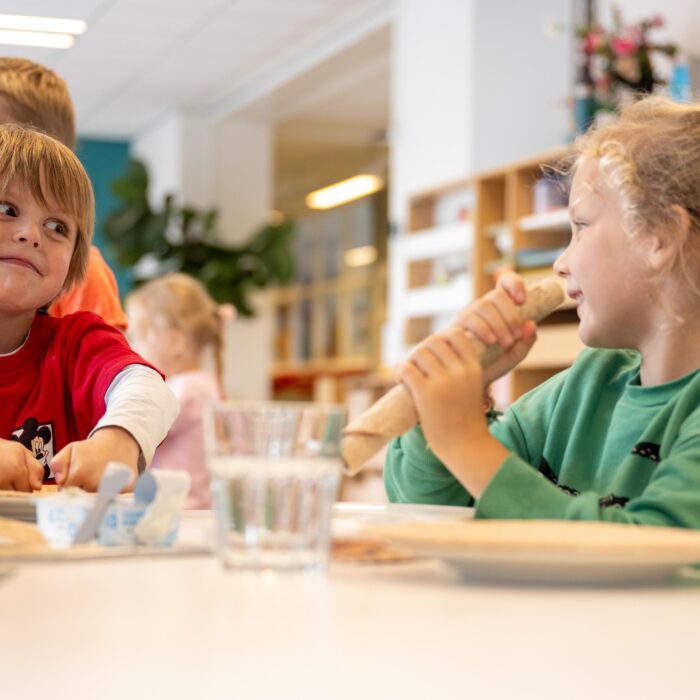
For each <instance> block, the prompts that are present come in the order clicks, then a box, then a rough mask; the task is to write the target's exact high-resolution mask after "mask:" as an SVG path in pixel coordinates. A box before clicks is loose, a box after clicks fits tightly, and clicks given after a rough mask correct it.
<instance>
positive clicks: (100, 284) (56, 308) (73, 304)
mask: <svg viewBox="0 0 700 700" xmlns="http://www.w3.org/2000/svg"><path fill="white" fill-rule="evenodd" d="M75 311H92V312H93V313H95V314H97V315H98V316H102V318H103V319H104V320H105V321H106V322H107V323H109V324H110V325H111V326H114V327H115V328H118V329H119V330H121V331H125V330H126V327H127V325H128V324H127V320H126V314H125V313H124V309H122V305H121V302H120V301H119V290H118V288H117V280H116V278H115V277H114V273H113V272H112V270H110V269H109V266H108V265H107V263H106V262H105V261H104V258H103V257H102V255H101V254H100V251H99V250H98V249H97V248H96V247H95V246H94V245H93V246H90V255H89V257H88V266H87V273H86V274H85V279H84V280H83V281H82V282H80V283H78V284H76V285H75V286H74V287H73V288H72V289H69V290H68V291H67V292H64V293H63V294H61V296H60V297H58V299H57V300H56V301H55V302H54V303H53V304H52V305H51V306H50V307H49V316H57V317H61V316H67V315H68V314H72V313H74V312H75Z"/></svg>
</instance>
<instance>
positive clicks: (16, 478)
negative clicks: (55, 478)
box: [0, 440, 44, 491]
mask: <svg viewBox="0 0 700 700" xmlns="http://www.w3.org/2000/svg"><path fill="white" fill-rule="evenodd" d="M43 481H44V467H43V466H42V465H41V464H40V463H39V461H38V460H37V459H36V457H34V455H33V454H32V453H31V452H30V451H29V450H28V449H27V448H26V447H25V446H24V445H22V444H21V443H19V442H15V441H14V440H0V489H10V490H13V491H39V490H40V489H41V485H42V483H43Z"/></svg>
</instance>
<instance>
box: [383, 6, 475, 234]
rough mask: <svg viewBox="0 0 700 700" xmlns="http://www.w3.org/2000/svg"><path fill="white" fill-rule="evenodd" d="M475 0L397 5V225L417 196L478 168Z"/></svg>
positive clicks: (393, 203) (393, 202)
mask: <svg viewBox="0 0 700 700" xmlns="http://www.w3.org/2000/svg"><path fill="white" fill-rule="evenodd" d="M475 8H476V2H475V0H431V2H426V0H397V2H396V12H395V21H394V32H393V37H392V95H391V129H390V133H391V136H390V138H391V144H390V145H391V192H390V197H389V211H390V217H391V220H392V221H393V222H394V223H396V224H398V225H399V227H400V228H402V225H403V222H404V219H405V215H406V207H407V202H408V198H409V197H410V195H411V194H413V193H415V192H418V191H420V190H423V189H426V188H429V187H432V186H434V185H435V184H439V183H442V182H445V181H448V180H456V179H458V178H461V177H465V176H466V175H468V174H469V173H470V172H471V170H472V167H473V153H472V139H471V134H472V130H473V110H472V93H473V90H474V65H473V61H474V52H473V46H474V34H475V27H474V21H475Z"/></svg>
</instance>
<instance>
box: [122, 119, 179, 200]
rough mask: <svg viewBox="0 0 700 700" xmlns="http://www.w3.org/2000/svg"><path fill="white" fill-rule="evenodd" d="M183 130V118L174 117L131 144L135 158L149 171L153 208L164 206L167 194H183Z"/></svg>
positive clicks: (141, 135) (149, 194)
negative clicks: (181, 192)
mask: <svg viewBox="0 0 700 700" xmlns="http://www.w3.org/2000/svg"><path fill="white" fill-rule="evenodd" d="M182 129H183V119H182V117H181V116H180V115H178V114H175V115H171V116H170V117H168V118H167V119H165V120H164V121H162V122H161V123H160V124H158V125H156V126H154V127H153V128H152V129H150V130H148V131H147V132H145V133H143V134H140V135H139V137H138V138H136V139H134V140H133V141H132V142H131V155H132V156H133V157H134V158H137V159H138V160H141V161H143V162H144V163H145V164H146V167H147V168H148V175H149V178H150V181H149V190H148V200H149V202H150V203H151V206H152V207H160V206H161V204H162V203H163V198H164V197H165V195H166V194H172V193H179V192H180V191H181V188H182V169H183V153H182V148H181V146H180V144H181V142H182Z"/></svg>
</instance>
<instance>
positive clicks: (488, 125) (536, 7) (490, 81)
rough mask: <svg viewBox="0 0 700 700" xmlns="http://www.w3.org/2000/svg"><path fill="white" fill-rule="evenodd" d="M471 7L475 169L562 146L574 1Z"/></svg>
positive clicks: (491, 2)
mask: <svg viewBox="0 0 700 700" xmlns="http://www.w3.org/2000/svg"><path fill="white" fill-rule="evenodd" d="M476 7H477V9H476V20H475V21H476V27H477V31H476V32H475V43H474V54H475V58H474V65H475V68H476V70H475V76H474V81H473V84H474V90H473V93H472V95H471V98H470V103H471V105H472V109H473V112H474V117H473V129H474V131H473V134H472V139H473V146H472V150H473V165H474V170H475V171H480V170H488V169H489V168H493V167H497V166H500V165H503V164H504V163H508V162H511V161H514V160H519V159H522V158H527V157H529V156H532V155H534V154H536V153H540V152H542V151H546V150H548V149H550V148H553V147H555V146H560V145H561V144H563V143H565V142H566V139H567V137H568V136H569V135H570V134H571V131H572V126H573V125H572V121H571V108H570V107H569V105H568V98H569V96H570V94H571V86H572V73H573V71H572V56H573V53H572V51H573V48H572V40H571V31H570V29H569V27H570V26H571V20H572V3H571V2H562V0H528V1H527V2H514V1H513V0H478V1H477V3H476ZM556 26H558V27H561V30H560V31H552V27H556Z"/></svg>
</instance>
